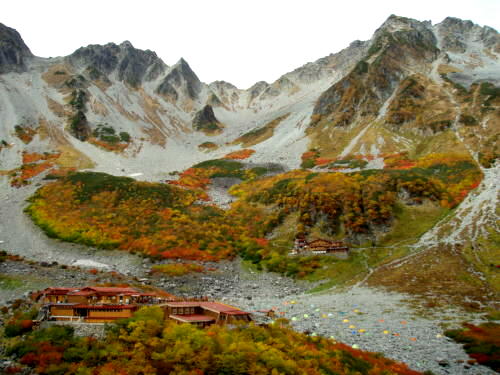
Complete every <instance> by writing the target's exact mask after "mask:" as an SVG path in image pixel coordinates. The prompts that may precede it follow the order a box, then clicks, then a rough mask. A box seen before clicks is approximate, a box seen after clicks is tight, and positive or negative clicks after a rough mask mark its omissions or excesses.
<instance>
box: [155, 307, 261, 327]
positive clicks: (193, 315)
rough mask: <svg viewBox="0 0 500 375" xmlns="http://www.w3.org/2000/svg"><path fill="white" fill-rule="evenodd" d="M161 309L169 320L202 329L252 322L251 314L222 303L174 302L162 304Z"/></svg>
mask: <svg viewBox="0 0 500 375" xmlns="http://www.w3.org/2000/svg"><path fill="white" fill-rule="evenodd" d="M161 307H162V308H163V310H164V311H165V316H166V317H167V318H168V319H172V320H175V321H177V322H180V323H191V324H196V325H198V326H202V327H205V326H207V325H211V324H228V323H229V324H230V323H235V322H236V321H244V322H250V321H251V320H252V316H251V314H250V313H248V312H246V311H242V310H240V309H238V308H236V307H233V306H229V305H226V304H223V303H220V302H207V301H199V302H198V301H172V302H166V303H164V304H162V305H161ZM202 317H204V318H202Z"/></svg>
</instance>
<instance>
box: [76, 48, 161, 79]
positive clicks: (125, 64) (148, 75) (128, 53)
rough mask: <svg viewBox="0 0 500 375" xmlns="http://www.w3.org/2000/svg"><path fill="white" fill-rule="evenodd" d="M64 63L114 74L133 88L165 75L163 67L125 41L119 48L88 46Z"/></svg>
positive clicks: (159, 62)
mask: <svg viewBox="0 0 500 375" xmlns="http://www.w3.org/2000/svg"><path fill="white" fill-rule="evenodd" d="M67 59H68V61H69V62H70V63H71V64H72V65H75V66H77V67H82V68H87V69H92V70H93V71H98V72H100V73H102V74H106V75H109V74H111V73H113V72H116V73H117V77H118V79H119V80H120V81H124V82H126V83H128V84H129V85H131V86H133V87H136V86H139V85H140V84H141V82H143V81H144V80H146V81H149V80H152V79H155V78H156V77H158V75H160V74H161V73H162V72H164V71H165V69H166V65H165V63H164V62H163V61H162V60H161V59H160V58H159V57H158V56H157V55H156V53H154V52H152V51H150V50H146V51H143V50H140V49H137V48H135V47H134V46H133V45H132V43H130V42H129V41H125V42H123V43H121V44H120V45H116V44H115V43H108V44H106V45H96V44H94V45H89V46H87V47H81V48H79V49H77V50H76V51H75V52H73V53H72V54H71V55H70V56H68V58H67Z"/></svg>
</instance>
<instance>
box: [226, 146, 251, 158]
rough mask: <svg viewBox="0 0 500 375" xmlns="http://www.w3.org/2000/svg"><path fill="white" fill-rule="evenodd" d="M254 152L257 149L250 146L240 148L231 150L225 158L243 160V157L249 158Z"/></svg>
mask: <svg viewBox="0 0 500 375" xmlns="http://www.w3.org/2000/svg"><path fill="white" fill-rule="evenodd" d="M254 153H255V150H252V149H250V148H245V149H243V150H238V151H234V152H230V153H229V154H227V155H226V156H224V159H230V160H243V159H248V158H249V157H250V156H252V155H253V154H254Z"/></svg>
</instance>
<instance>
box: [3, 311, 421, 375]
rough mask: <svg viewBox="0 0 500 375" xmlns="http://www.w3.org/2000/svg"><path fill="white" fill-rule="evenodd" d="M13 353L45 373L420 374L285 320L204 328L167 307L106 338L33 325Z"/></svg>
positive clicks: (115, 329)
mask: <svg viewBox="0 0 500 375" xmlns="http://www.w3.org/2000/svg"><path fill="white" fill-rule="evenodd" d="M9 352H10V354H15V355H17V356H18V357H20V358H21V363H23V364H25V365H27V366H29V367H31V368H33V369H34V370H35V371H36V373H38V374H42V375H49V374H67V375H73V374H75V375H76V374H79V375H80V374H95V375H108V374H121V375H139V374H147V375H157V374H158V375H159V374H193V375H194V374H214V375H215V374H318V375H319V374H370V375H378V374H385V375H392V374H400V375H418V374H420V373H419V372H416V371H412V370H410V369H409V368H408V367H407V366H406V365H404V364H402V363H397V362H394V361H392V360H389V359H387V358H384V357H383V356H381V355H380V354H374V353H369V352H364V351H361V350H357V349H353V348H351V347H350V346H347V345H344V344H341V343H336V342H335V341H333V340H329V339H326V338H322V337H311V336H308V335H305V334H303V333H297V332H295V331H293V330H292V329H290V328H289V327H288V325H287V322H286V321H285V320H278V321H276V323H275V324H272V325H270V326H262V327H259V326H255V325H253V324H250V325H246V326H245V325H238V326H236V327H234V328H228V327H225V326H211V327H209V328H206V329H200V328H196V327H195V326H191V325H188V324H176V323H174V322H172V321H170V320H165V319H164V316H163V312H162V310H161V309H160V308H159V307H150V308H144V309H141V310H139V311H138V312H137V313H136V314H135V315H134V317H133V318H130V319H127V320H122V321H118V322H117V323H116V324H114V325H113V326H111V327H110V328H109V329H108V330H107V335H106V337H105V338H104V339H102V340H97V339H94V338H80V337H75V336H73V332H72V328H70V327H64V326H53V327H50V328H47V329H41V330H38V331H36V332H33V333H32V334H30V335H29V336H28V337H26V338H25V339H24V340H22V341H20V342H18V343H17V344H15V345H14V346H13V347H12V348H11V349H10V350H9Z"/></svg>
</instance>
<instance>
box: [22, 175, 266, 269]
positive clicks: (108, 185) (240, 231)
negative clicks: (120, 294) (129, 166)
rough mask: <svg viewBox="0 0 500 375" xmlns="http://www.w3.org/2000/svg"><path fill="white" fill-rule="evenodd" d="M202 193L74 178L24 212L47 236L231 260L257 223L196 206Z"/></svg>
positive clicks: (50, 188) (44, 192)
mask: <svg viewBox="0 0 500 375" xmlns="http://www.w3.org/2000/svg"><path fill="white" fill-rule="evenodd" d="M201 193H202V192H200V191H197V190H189V189H184V188H179V187H176V186H172V185H166V184H158V183H147V182H138V181H135V180H133V179H131V178H127V177H114V176H110V175H106V174H103V173H91V172H88V173H72V174H69V175H68V176H67V177H65V178H61V179H58V180H56V181H54V182H52V183H50V184H48V185H46V186H44V187H42V188H40V189H39V190H38V191H37V193H36V194H35V195H34V196H33V197H32V198H31V204H30V205H29V206H28V208H27V209H26V212H27V213H28V214H29V215H30V216H31V217H32V218H33V220H34V221H35V223H36V224H38V225H39V226H40V227H41V228H42V229H43V230H44V231H45V233H46V234H47V235H49V236H51V237H57V238H60V239H63V240H66V241H70V242H77V243H82V244H86V245H90V246H96V247H100V248H108V249H111V248H119V249H122V250H126V251H131V252H138V253H142V254H145V255H148V256H152V257H158V258H169V259H171V258H181V259H190V260H204V261H213V260H218V259H222V258H231V257H233V256H234V255H235V254H236V253H237V252H238V251H239V249H240V248H241V247H242V246H245V245H244V243H245V241H243V240H242V239H243V238H248V241H250V242H251V243H254V244H255V241H253V240H252V237H261V236H253V235H252V230H253V225H255V224H254V223H244V222H243V221H242V219H241V218H237V217H233V216H230V215H228V214H226V213H225V212H224V211H223V210H221V209H219V208H216V207H213V206H207V205H202V204H197V203H196V202H197V201H198V200H199V199H200V198H201V197H202V194H201Z"/></svg>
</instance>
